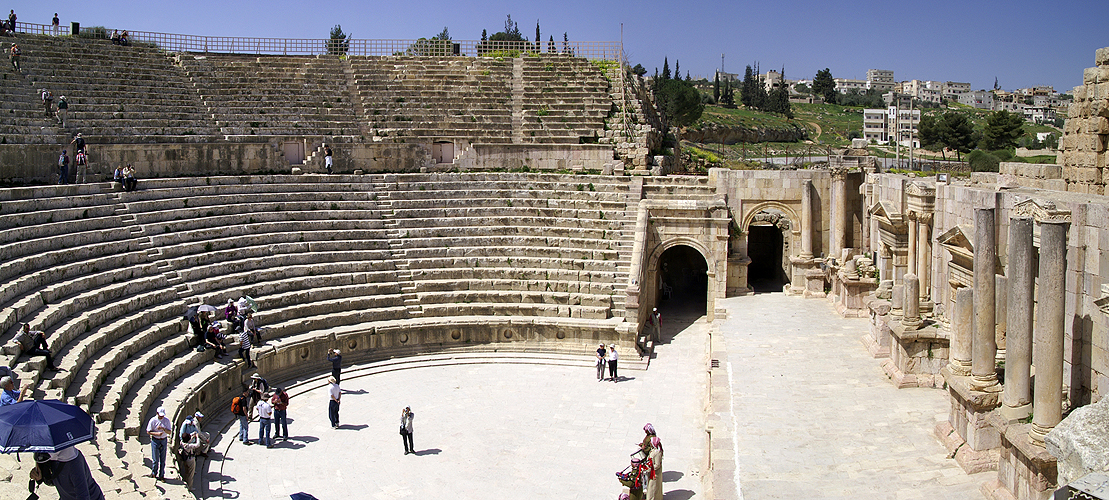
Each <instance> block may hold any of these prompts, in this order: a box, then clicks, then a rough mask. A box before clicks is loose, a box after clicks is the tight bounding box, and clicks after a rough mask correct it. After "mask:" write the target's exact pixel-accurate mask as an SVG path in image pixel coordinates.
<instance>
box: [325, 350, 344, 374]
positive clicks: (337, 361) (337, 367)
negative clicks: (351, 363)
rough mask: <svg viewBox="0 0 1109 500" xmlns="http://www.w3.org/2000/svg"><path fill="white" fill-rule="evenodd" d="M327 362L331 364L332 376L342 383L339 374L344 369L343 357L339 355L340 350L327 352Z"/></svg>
mask: <svg viewBox="0 0 1109 500" xmlns="http://www.w3.org/2000/svg"><path fill="white" fill-rule="evenodd" d="M327 360H328V361H330V362H331V376H332V377H335V381H336V382H339V381H341V380H342V379H341V378H339V374H340V372H342V368H343V355H342V354H339V350H338V349H332V350H330V351H327Z"/></svg>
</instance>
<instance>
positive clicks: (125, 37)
mask: <svg viewBox="0 0 1109 500" xmlns="http://www.w3.org/2000/svg"><path fill="white" fill-rule="evenodd" d="M130 40H131V34H130V33H128V32H127V30H123V34H122V35H119V44H120V45H123V46H127V45H129V42H130Z"/></svg>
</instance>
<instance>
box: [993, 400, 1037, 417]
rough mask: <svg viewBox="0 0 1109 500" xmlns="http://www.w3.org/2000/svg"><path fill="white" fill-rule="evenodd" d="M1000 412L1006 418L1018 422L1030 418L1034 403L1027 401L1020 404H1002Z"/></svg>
mask: <svg viewBox="0 0 1109 500" xmlns="http://www.w3.org/2000/svg"><path fill="white" fill-rule="evenodd" d="M998 412H999V413H1000V414H1001V417H1002V418H1004V419H1005V420H1008V421H1009V422H1016V421H1018V420H1023V419H1025V418H1028V416H1029V415H1031V414H1032V404H1031V403H1026V404H1023V405H1019V406H1002V407H1001V409H1000V410H998Z"/></svg>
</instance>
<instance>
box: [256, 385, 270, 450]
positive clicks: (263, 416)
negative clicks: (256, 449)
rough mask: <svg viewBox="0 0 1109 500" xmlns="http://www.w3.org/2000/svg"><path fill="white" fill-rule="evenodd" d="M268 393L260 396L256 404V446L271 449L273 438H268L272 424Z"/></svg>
mask: <svg viewBox="0 0 1109 500" xmlns="http://www.w3.org/2000/svg"><path fill="white" fill-rule="evenodd" d="M270 397H271V395H270V393H268V392H267V393H265V394H263V395H262V400H261V401H259V402H258V407H257V409H258V444H264V445H266V448H273V438H272V437H271V436H270V425H271V424H273V405H271V404H270Z"/></svg>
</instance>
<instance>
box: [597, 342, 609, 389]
mask: <svg viewBox="0 0 1109 500" xmlns="http://www.w3.org/2000/svg"><path fill="white" fill-rule="evenodd" d="M606 352H607V351H605V345H604V344H601V346H600V347H598V348H597V382H600V381H602V380H604V379H605V353H606Z"/></svg>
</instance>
